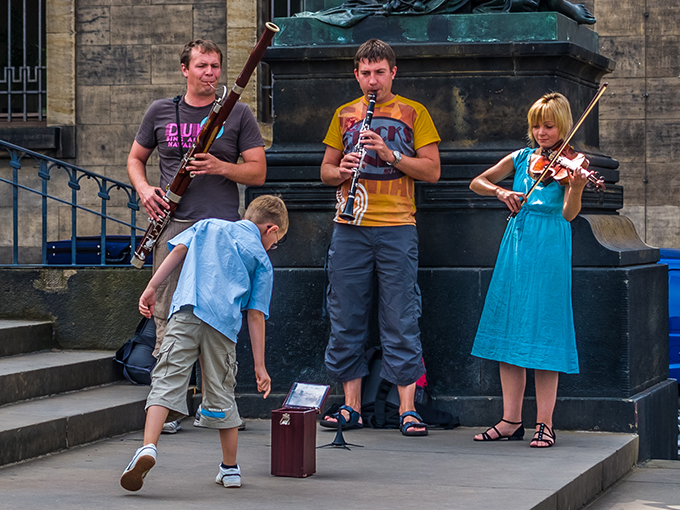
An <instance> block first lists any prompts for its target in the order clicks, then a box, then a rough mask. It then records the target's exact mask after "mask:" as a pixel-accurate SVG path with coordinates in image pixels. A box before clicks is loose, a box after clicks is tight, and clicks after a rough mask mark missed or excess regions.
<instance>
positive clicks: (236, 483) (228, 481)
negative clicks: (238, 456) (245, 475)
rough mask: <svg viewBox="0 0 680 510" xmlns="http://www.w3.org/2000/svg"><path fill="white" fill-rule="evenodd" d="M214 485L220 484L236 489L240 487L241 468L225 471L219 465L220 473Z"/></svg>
mask: <svg viewBox="0 0 680 510" xmlns="http://www.w3.org/2000/svg"><path fill="white" fill-rule="evenodd" d="M215 482H216V483H221V484H222V485H224V486H225V487H231V488H238V487H240V486H241V468H240V467H239V466H238V465H236V467H235V468H230V469H225V468H223V467H222V464H220V472H219V473H217V478H215Z"/></svg>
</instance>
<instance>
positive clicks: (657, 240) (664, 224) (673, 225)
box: [639, 200, 680, 248]
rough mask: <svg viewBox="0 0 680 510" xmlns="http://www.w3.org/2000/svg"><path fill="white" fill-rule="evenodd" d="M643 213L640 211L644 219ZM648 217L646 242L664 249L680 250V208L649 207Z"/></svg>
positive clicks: (674, 206)
mask: <svg viewBox="0 0 680 510" xmlns="http://www.w3.org/2000/svg"><path fill="white" fill-rule="evenodd" d="M676 203H677V200H676ZM640 209H642V207H640ZM643 212H644V211H640V213H639V216H641V217H642V218H644V216H643ZM646 217H647V229H646V240H645V242H647V243H648V244H650V245H652V246H660V247H663V248H680V241H679V240H680V206H677V205H661V206H648V207H646ZM642 218H641V220H642ZM641 222H642V221H641Z"/></svg>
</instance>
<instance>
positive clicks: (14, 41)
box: [0, 0, 46, 122]
mask: <svg viewBox="0 0 680 510" xmlns="http://www.w3.org/2000/svg"><path fill="white" fill-rule="evenodd" d="M44 13H45V0H14V1H12V0H7V11H6V12H4V11H3V12H0V20H2V21H0V24H2V26H0V34H2V35H3V37H2V39H3V40H2V41H0V48H3V49H4V46H6V53H5V52H4V51H3V52H2V53H3V55H0V68H1V69H2V72H1V74H0V98H2V100H1V101H0V118H4V119H5V120H6V121H7V122H12V121H13V120H14V119H15V118H17V119H21V120H23V122H26V121H28V120H33V121H35V120H37V121H42V120H43V119H44V116H43V109H44V108H45V106H46V104H45V103H46V90H45V89H46V87H45V49H44V44H45V20H44ZM5 16H6V20H5V19H4V18H5ZM3 22H4V23H3ZM5 33H6V38H5V37H4V36H5ZM3 96H6V101H5V100H4V97H3Z"/></svg>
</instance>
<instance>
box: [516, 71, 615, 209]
mask: <svg viewBox="0 0 680 510" xmlns="http://www.w3.org/2000/svg"><path fill="white" fill-rule="evenodd" d="M606 89H607V83H606V82H605V83H603V84H602V85H600V88H599V89H597V93H596V94H595V97H593V99H592V100H591V101H590V104H588V106H587V107H586V109H585V111H584V112H583V113H582V114H581V116H580V117H579V119H578V120H577V121H576V124H574V125H573V126H572V128H571V130H569V133H567V136H566V137H565V139H564V141H562V142H558V143H560V146H559V147H560V148H559V149H557V150H556V151H552V150H551V151H550V152H548V154H549V156H547V157H546V159H547V160H548V163H544V165H543V171H542V172H541V173H540V175H538V176H537V177H535V178H534V180H535V182H534V184H533V185H532V186H531V188H530V189H529V191H527V193H526V195H525V196H524V200H523V201H521V202H520V204H519V207H520V209H521V208H522V207H523V206H524V204H526V203H527V199H528V198H529V197H530V196H531V194H532V193H533V192H534V190H535V189H536V186H538V183H539V182H543V181H544V179H545V178H546V177H548V174H549V173H551V174H552V173H555V174H557V173H558V172H556V169H555V168H551V167H554V166H555V162H557V161H558V160H559V159H560V158H561V157H562V154H563V152H564V151H565V149H571V150H572V151H573V150H574V149H573V148H572V147H570V146H569V141H570V140H571V138H572V137H573V136H574V133H576V131H577V130H578V128H579V127H581V124H583V121H584V120H585V119H586V117H587V116H588V114H589V113H590V112H591V111H592V110H593V108H595V105H596V104H597V102H598V101H599V100H600V98H601V97H602V94H604V91H605V90H606ZM554 148H555V147H552V148H551V149H554ZM574 153H575V154H578V153H577V152H576V151H574ZM543 157H545V155H544V154H541V157H539V158H538V159H539V160H540V159H541V158H543ZM565 159H566V160H569V158H565ZM584 160H585V156H584ZM551 162H552V163H551ZM563 163H565V164H563ZM567 165H571V163H566V161H563V162H561V163H560V164H559V166H562V167H564V168H567V172H568V171H569V167H568V166H567ZM579 168H581V167H579V166H577V167H575V169H576V170H578V169H579ZM571 171H573V169H572V170H571ZM532 177H533V175H532ZM591 177H592V179H591ZM568 179H569V178H568V176H567V180H566V181H565V184H566V183H567V182H569V180H568ZM588 181H589V182H594V183H595V185H596V186H597V187H598V188H600V189H604V180H603V179H602V178H601V177H600V176H599V175H597V177H596V174H595V172H591V173H590V175H589V176H588ZM518 212H519V211H517V212H512V213H510V216H508V220H509V219H510V218H514V217H515V216H517V213H518Z"/></svg>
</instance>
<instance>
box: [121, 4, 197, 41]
mask: <svg viewBox="0 0 680 510" xmlns="http://www.w3.org/2000/svg"><path fill="white" fill-rule="evenodd" d="M191 20H192V5H191V4H189V5H185V4H182V5H151V6H133V7H127V6H115V7H111V44H123V45H126V44H143V45H151V44H184V43H186V42H187V41H189V40H190V39H191V36H192V34H191V30H192V24H191Z"/></svg>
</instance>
